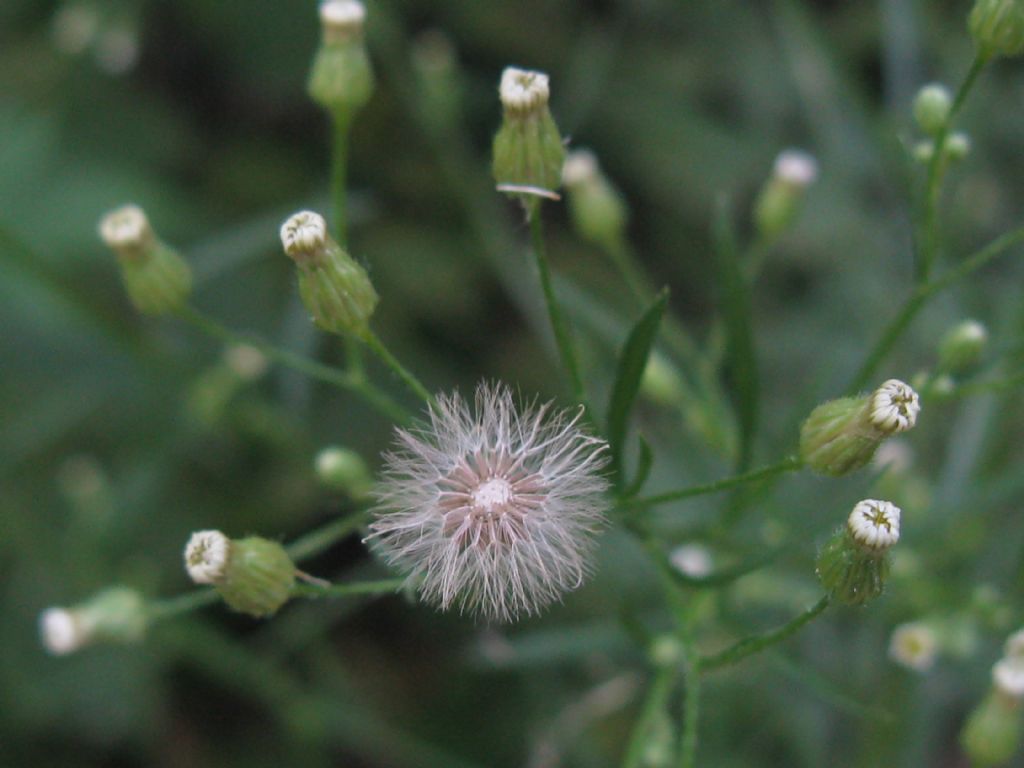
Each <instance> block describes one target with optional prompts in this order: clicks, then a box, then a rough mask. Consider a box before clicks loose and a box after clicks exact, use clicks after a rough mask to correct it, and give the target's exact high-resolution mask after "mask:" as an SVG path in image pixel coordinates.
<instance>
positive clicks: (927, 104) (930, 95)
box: [914, 83, 953, 136]
mask: <svg viewBox="0 0 1024 768" xmlns="http://www.w3.org/2000/svg"><path fill="white" fill-rule="evenodd" d="M952 106H953V99H952V97H951V96H950V95H949V90H948V89H947V88H946V86H944V85H941V84H940V83H932V84H931V85H926V86H925V87H924V88H922V89H921V90H920V91H918V92H917V97H916V98H915V99H914V120H916V121H917V125H918V127H919V128H920V129H921V130H922V131H924V132H925V133H927V134H928V135H929V136H934V135H935V134H937V133H938V132H939V131H941V130H942V127H943V126H944V125H945V124H946V121H947V120H948V119H949V111H950V109H951V108H952Z"/></svg>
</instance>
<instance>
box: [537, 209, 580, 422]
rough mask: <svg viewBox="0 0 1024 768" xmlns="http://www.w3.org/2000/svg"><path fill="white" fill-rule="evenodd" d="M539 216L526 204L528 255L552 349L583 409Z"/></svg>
mask: <svg viewBox="0 0 1024 768" xmlns="http://www.w3.org/2000/svg"><path fill="white" fill-rule="evenodd" d="M540 212H541V206H540V203H538V202H530V203H529V204H528V207H527V216H528V218H529V220H530V238H531V241H532V244H533V247H532V249H531V251H532V253H533V259H534V263H535V264H536V266H537V273H538V275H539V277H540V285H541V289H542V290H543V291H544V302H545V303H546V304H547V308H548V317H549V318H550V320H551V330H552V331H553V332H554V334H555V345H556V346H557V347H558V354H559V355H560V356H561V358H562V363H563V364H564V365H565V370H566V372H567V373H568V374H569V383H570V385H571V387H572V394H573V397H574V398H575V399H576V401H577V402H579V403H582V404H584V405H586V403H587V394H586V390H585V389H584V387H583V379H582V377H581V376H580V366H579V359H578V358H577V356H576V348H575V346H574V345H573V343H572V336H571V334H570V333H569V327H568V326H567V325H566V322H565V317H564V316H563V315H562V308H561V306H560V305H559V304H558V299H557V298H556V297H555V289H554V286H553V285H552V283H551V269H550V267H549V266H548V257H547V249H546V247H545V245H544V223H543V221H542V220H541V215H540ZM588 410H589V408H588Z"/></svg>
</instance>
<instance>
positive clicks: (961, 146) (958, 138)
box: [946, 131, 971, 163]
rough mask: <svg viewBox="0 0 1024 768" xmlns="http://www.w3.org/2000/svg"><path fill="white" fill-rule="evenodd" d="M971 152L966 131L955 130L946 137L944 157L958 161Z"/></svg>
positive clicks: (952, 161) (951, 160)
mask: <svg viewBox="0 0 1024 768" xmlns="http://www.w3.org/2000/svg"><path fill="white" fill-rule="evenodd" d="M970 153H971V139H970V137H969V136H968V135H967V134H966V133H961V132H960V131H957V132H956V133H951V134H950V135H949V136H948V137H947V138H946V158H947V159H948V160H949V161H950V162H951V163H959V162H960V161H961V160H963V159H964V158H965V157H967V155H969V154H970Z"/></svg>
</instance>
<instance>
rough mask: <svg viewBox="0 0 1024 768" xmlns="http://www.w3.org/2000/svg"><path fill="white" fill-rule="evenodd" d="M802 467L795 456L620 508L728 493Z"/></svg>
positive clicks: (633, 500)
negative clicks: (742, 486)
mask: <svg viewBox="0 0 1024 768" xmlns="http://www.w3.org/2000/svg"><path fill="white" fill-rule="evenodd" d="M801 467H803V461H801V460H800V459H799V458H797V457H795V456H791V457H789V458H788V459H784V460H783V461H780V462H779V463H778V464H769V465H768V466H766V467H759V468H758V469H754V470H751V471H750V472H744V473H743V474H741V475H733V476H732V477H726V478H723V479H721V480H715V481H714V482H713V483H706V484H704V485H691V486H690V487H688V488H680V489H679V490H675V491H668V492H666V493H659V494H657V495H654V496H644V497H641V498H639V499H632V500H629V501H624V502H622V504H621V505H620V508H621V509H646V508H648V507H654V506H657V505H659V504H665V503H667V502H669V501H678V500H679V499H689V498H691V497H693V496H703V495H705V494H709V493H718V492H719V491H726V490H728V489H730V488H735V487H737V486H740V485H745V484H747V483H753V482H757V481H758V480H764V479H765V478H769V477H773V476H775V475H781V474H783V473H784V472H795V471H797V470H798V469H800V468H801Z"/></svg>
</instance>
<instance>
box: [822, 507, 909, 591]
mask: <svg viewBox="0 0 1024 768" xmlns="http://www.w3.org/2000/svg"><path fill="white" fill-rule="evenodd" d="M899 538H900V509H899V507H897V506H896V505H894V504H892V503H890V502H888V501H877V500H875V499H865V500H864V501H861V502H859V503H858V504H857V506H855V507H854V508H853V511H852V512H851V513H850V516H849V518H848V519H847V522H846V526H845V527H843V528H841V529H840V530H838V531H836V533H835V534H834V535H833V537H832V538H831V539H830V540H829V541H828V543H827V544H825V546H824V547H822V549H821V552H819V553H818V560H817V573H818V580H819V581H820V582H821V585H822V587H824V589H825V591H826V592H828V594H829V595H831V596H832V597H833V598H835V599H836V600H839V601H840V602H843V603H845V604H846V605H864V604H865V603H867V602H868V601H869V600H871V599H872V598H875V597H877V596H878V595H880V594H882V591H883V589H884V588H885V579H886V577H887V576H888V575H889V557H888V551H889V549H890V548H891V547H892V545H893V544H895V543H896V542H897V541H899Z"/></svg>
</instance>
